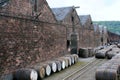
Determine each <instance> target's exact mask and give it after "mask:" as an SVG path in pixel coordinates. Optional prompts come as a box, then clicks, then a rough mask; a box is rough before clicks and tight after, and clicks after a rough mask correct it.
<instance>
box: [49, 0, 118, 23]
mask: <svg viewBox="0 0 120 80" xmlns="http://www.w3.org/2000/svg"><path fill="white" fill-rule="evenodd" d="M47 2H48V4H49V6H50V7H51V8H53V7H67V6H80V8H79V9H77V12H78V14H79V15H87V14H90V15H91V17H92V20H93V21H105V20H107V21H111V20H115V21H117V20H119V21H120V0H47Z"/></svg>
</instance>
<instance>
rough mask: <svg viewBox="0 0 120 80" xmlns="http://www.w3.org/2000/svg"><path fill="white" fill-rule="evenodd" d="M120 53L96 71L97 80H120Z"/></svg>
mask: <svg viewBox="0 0 120 80" xmlns="http://www.w3.org/2000/svg"><path fill="white" fill-rule="evenodd" d="M119 75H120V53H119V54H117V55H115V56H114V57H113V58H112V59H111V60H109V61H108V62H106V63H104V64H103V65H101V66H100V67H99V68H97V70H96V74H95V77H96V80H119V79H120V78H119V77H120V76H119Z"/></svg>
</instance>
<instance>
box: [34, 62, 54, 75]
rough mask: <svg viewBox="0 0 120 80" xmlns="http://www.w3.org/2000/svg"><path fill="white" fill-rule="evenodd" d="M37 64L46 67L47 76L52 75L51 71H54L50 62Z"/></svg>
mask: <svg viewBox="0 0 120 80" xmlns="http://www.w3.org/2000/svg"><path fill="white" fill-rule="evenodd" d="M36 66H43V67H44V69H45V75H46V76H50V74H51V72H52V69H51V67H50V65H49V64H46V63H41V64H37V65H36Z"/></svg>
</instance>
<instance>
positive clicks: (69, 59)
mask: <svg viewBox="0 0 120 80" xmlns="http://www.w3.org/2000/svg"><path fill="white" fill-rule="evenodd" d="M62 58H63V59H67V60H68V65H69V66H71V65H72V60H71V57H67V56H66V57H62Z"/></svg>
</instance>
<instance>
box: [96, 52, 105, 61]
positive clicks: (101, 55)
mask: <svg viewBox="0 0 120 80" xmlns="http://www.w3.org/2000/svg"><path fill="white" fill-rule="evenodd" d="M95 57H96V58H102V59H103V58H105V57H106V53H105V52H104V51H99V52H97V53H96V54H95Z"/></svg>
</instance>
